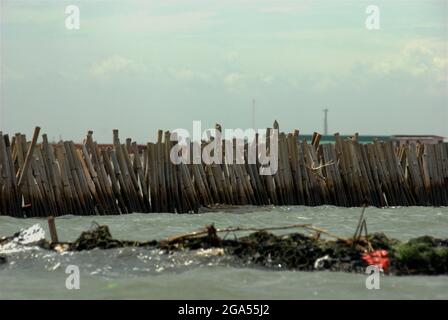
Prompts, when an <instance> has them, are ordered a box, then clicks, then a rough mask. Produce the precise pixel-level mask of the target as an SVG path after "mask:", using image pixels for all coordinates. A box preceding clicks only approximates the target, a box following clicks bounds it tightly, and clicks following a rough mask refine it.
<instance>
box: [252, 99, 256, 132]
mask: <svg viewBox="0 0 448 320" xmlns="http://www.w3.org/2000/svg"><path fill="white" fill-rule="evenodd" d="M252 129H254V130H256V129H255V99H252Z"/></svg>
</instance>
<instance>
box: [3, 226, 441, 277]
mask: <svg viewBox="0 0 448 320" xmlns="http://www.w3.org/2000/svg"><path fill="white" fill-rule="evenodd" d="M32 228H33V229H32V230H35V231H36V230H40V228H39V227H38V226H37V227H36V226H33V227H32ZM293 228H295V229H297V228H301V229H304V230H305V232H308V233H309V234H305V233H298V232H294V233H288V234H281V235H276V234H273V233H272V232H269V231H272V230H286V229H293ZM242 231H244V232H248V231H253V232H252V233H250V234H249V235H245V236H241V237H236V236H235V237H234V238H233V239H227V238H226V236H224V237H220V236H219V235H218V234H219V233H225V234H226V235H227V234H228V233H236V232H242ZM29 233H30V230H28V229H26V230H22V231H20V232H19V233H18V234H17V235H15V236H12V237H9V238H3V239H2V240H1V242H0V254H3V255H5V254H11V253H13V252H14V251H11V250H8V248H9V247H8V245H10V244H11V243H15V244H17V243H18V241H17V239H18V238H20V235H24V234H29ZM34 234H40V231H36V232H35V233H34ZM322 234H324V235H326V238H324V237H322V236H321V235H322ZM328 238H333V239H328ZM33 239H34V240H35V242H32V241H25V242H22V244H21V246H22V247H21V249H22V250H24V247H27V246H31V247H36V246H37V247H40V248H43V249H47V250H54V251H58V252H64V251H84V250H93V249H112V248H123V247H143V248H151V249H154V248H156V249H160V250H162V251H163V252H165V253H173V252H176V251H183V250H189V251H193V250H194V251H196V252H197V253H198V256H203V255H230V256H233V257H234V258H235V259H236V260H237V261H238V262H240V263H242V264H244V265H254V266H263V267H267V268H273V269H278V268H279V266H280V267H281V268H284V269H289V270H301V271H315V270H329V271H344V272H358V273H364V272H365V269H366V267H367V266H368V265H372V264H373V265H377V266H378V267H379V268H380V269H382V270H383V271H384V273H387V274H395V275H415V274H428V275H436V274H448V239H437V238H434V237H431V236H423V237H419V238H415V239H411V240H409V241H408V242H401V241H398V240H396V239H390V238H388V237H387V236H386V235H385V234H383V233H374V234H368V235H366V236H358V237H357V238H356V239H355V240H354V239H352V238H349V239H344V238H340V237H337V236H335V235H332V234H331V233H329V232H327V231H325V230H323V229H321V228H317V227H314V226H312V225H308V224H304V225H288V226H279V227H272V228H258V229H257V228H225V229H216V228H215V227H214V226H213V225H209V226H206V227H205V228H204V229H202V230H198V231H195V232H191V233H186V234H181V235H179V236H175V237H171V238H169V239H164V240H159V241H157V240H152V241H127V240H117V239H114V238H113V237H112V235H111V233H110V231H109V228H108V226H106V225H96V226H94V227H92V228H91V229H90V230H88V231H84V232H82V233H81V235H80V236H79V237H78V239H76V240H75V241H74V242H70V243H69V242H65V243H64V242H58V243H54V242H50V241H47V240H43V239H42V238H41V237H34V238H33ZM5 249H6V250H5ZM2 260H3V261H2ZM5 262H6V258H3V257H1V259H0V263H5Z"/></svg>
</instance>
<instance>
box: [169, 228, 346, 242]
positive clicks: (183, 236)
mask: <svg viewBox="0 0 448 320" xmlns="http://www.w3.org/2000/svg"><path fill="white" fill-rule="evenodd" d="M295 228H304V229H308V230H311V231H314V232H318V233H323V234H326V235H328V236H330V237H332V238H335V239H337V240H340V241H344V242H348V240H347V239H344V238H340V237H338V236H336V235H334V234H332V233H330V232H328V231H326V230H324V229H321V228H317V227H314V226H313V225H311V224H292V225H287V226H277V227H266V228H255V227H230V228H224V229H216V232H237V231H268V230H269V231H270V230H285V229H295ZM208 233H209V228H208V227H206V228H205V229H203V230H199V231H194V232H189V233H184V234H181V235H178V236H174V237H171V238H168V239H166V240H165V241H167V242H174V241H179V240H182V239H187V238H192V237H193V238H194V237H197V236H202V235H205V234H208Z"/></svg>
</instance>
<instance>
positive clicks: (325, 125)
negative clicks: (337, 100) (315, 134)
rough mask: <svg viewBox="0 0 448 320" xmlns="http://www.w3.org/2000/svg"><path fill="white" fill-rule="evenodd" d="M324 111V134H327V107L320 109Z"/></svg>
mask: <svg viewBox="0 0 448 320" xmlns="http://www.w3.org/2000/svg"><path fill="white" fill-rule="evenodd" d="M322 111H323V112H324V135H328V117H327V114H328V109H327V108H325V109H324V110H322Z"/></svg>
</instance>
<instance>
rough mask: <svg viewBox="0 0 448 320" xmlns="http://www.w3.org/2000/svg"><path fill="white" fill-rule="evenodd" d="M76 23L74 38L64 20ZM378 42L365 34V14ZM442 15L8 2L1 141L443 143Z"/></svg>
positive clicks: (197, 4) (231, 5) (445, 62)
mask: <svg viewBox="0 0 448 320" xmlns="http://www.w3.org/2000/svg"><path fill="white" fill-rule="evenodd" d="M69 4H76V5H78V6H79V9H80V29H79V30H68V29H67V28H66V27H65V19H66V16H67V15H66V14H65V8H66V6H67V5H69ZM369 4H375V5H377V6H378V7H379V9H380V30H367V29H366V27H365V20H366V18H367V16H368V14H366V12H365V10H366V7H367V5H369ZM447 4H448V1H409V0H407V1H398V0H387V1H373V0H370V1H359V0H356V1H334V0H332V1H316V0H313V1H287V0H284V1H283V0H282V1H280V0H279V1H272V0H238V1H237V0H225V1H224V0H219V1H218V0H151V1H130V0H128V1H125V0H119V1H112V0H110V1H109V0H102V1H92V0H89V1H75V0H73V1H56V0H55V1H49V0H45V1H42V0H41V1H24V0H17V1H8V0H0V9H1V20H0V28H1V39H0V43H1V55H0V59H1V61H0V68H1V69H0V71H1V80H0V81H1V82H0V86H1V97H0V99H1V100H0V103H1V105H0V108H1V110H0V129H1V130H2V131H4V132H7V133H15V132H18V131H21V132H23V133H27V134H28V135H30V134H31V132H32V129H33V128H34V126H36V125H40V126H41V127H42V129H43V132H46V133H48V136H49V137H50V138H55V139H58V138H59V136H62V137H63V138H64V139H73V140H81V139H82V138H83V137H84V136H85V134H86V132H87V130H89V129H93V130H94V135H95V137H96V139H97V140H99V141H110V140H111V137H112V129H113V128H119V129H120V130H121V136H122V137H123V138H124V137H127V136H129V137H132V138H133V139H136V140H138V141H139V142H145V141H148V140H154V139H155V136H156V130H157V129H159V128H161V129H166V130H167V129H175V128H186V129H191V128H192V121H193V120H202V122H203V125H204V126H211V125H213V124H214V123H215V122H216V121H217V122H220V123H221V124H222V125H223V127H224V128H248V127H251V125H252V111H251V110H252V99H255V100H256V119H255V123H256V127H258V128H262V127H266V126H271V125H272V122H273V120H274V119H277V120H278V121H279V123H280V128H281V129H282V130H285V131H289V130H292V129H294V128H297V129H299V130H300V131H301V132H303V133H312V132H313V131H319V132H322V131H323V112H322V109H323V108H324V107H326V108H328V109H329V110H330V111H329V114H328V115H329V131H330V133H334V132H341V133H343V134H349V133H354V132H359V133H360V134H377V135H380V134H439V135H444V136H448V75H447V70H448V16H447V12H448V7H447Z"/></svg>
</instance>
